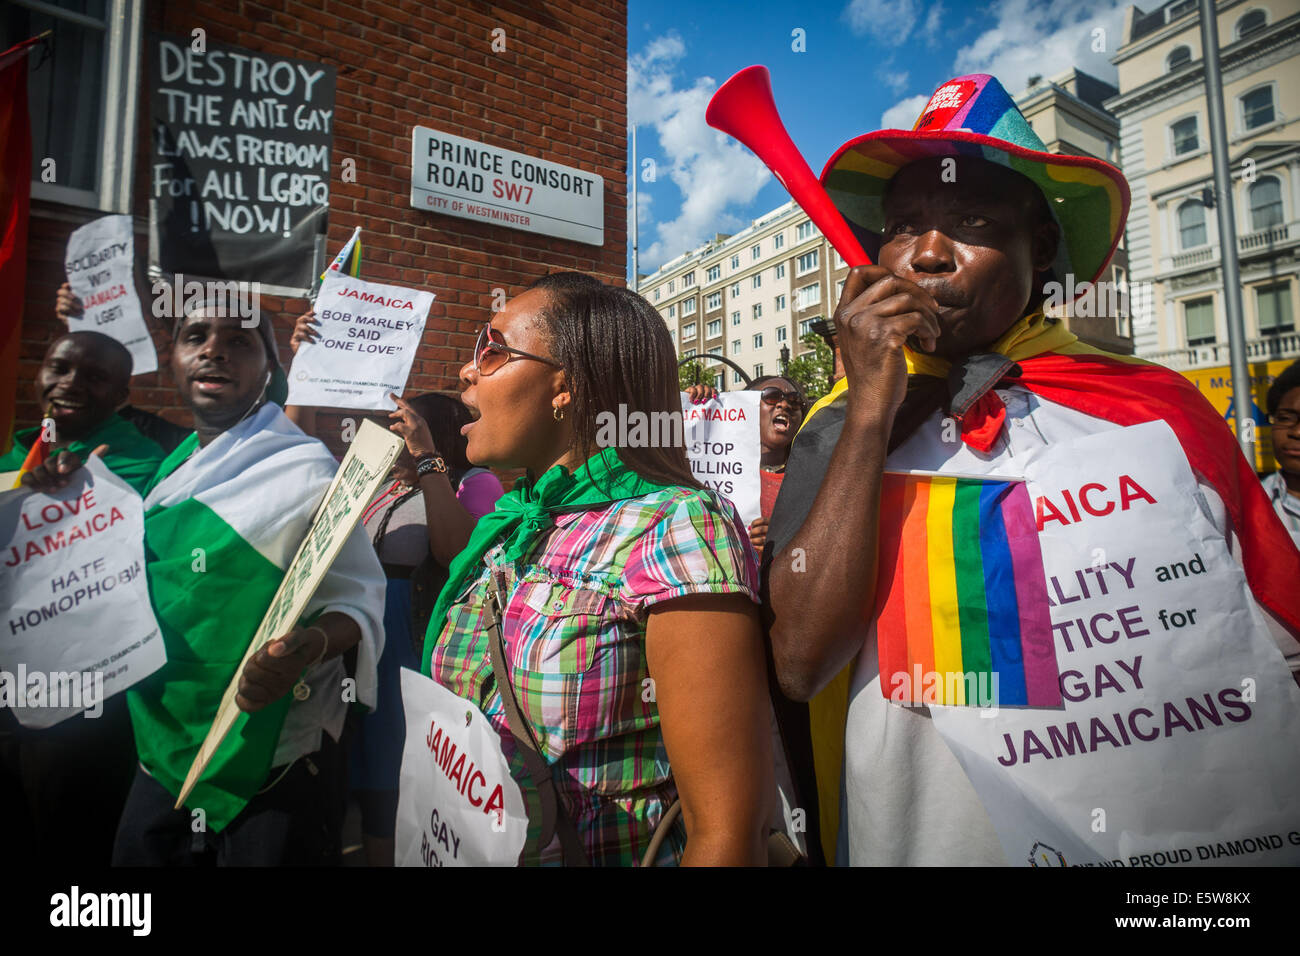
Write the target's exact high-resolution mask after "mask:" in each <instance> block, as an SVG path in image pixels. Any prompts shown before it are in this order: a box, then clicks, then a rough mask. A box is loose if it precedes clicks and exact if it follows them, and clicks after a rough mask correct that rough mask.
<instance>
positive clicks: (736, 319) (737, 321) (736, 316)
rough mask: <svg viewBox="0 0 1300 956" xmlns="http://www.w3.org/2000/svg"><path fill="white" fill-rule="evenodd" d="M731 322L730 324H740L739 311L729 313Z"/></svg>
mask: <svg viewBox="0 0 1300 956" xmlns="http://www.w3.org/2000/svg"><path fill="white" fill-rule="evenodd" d="M731 324H732V325H739V324H740V313H739V312H733V313H731Z"/></svg>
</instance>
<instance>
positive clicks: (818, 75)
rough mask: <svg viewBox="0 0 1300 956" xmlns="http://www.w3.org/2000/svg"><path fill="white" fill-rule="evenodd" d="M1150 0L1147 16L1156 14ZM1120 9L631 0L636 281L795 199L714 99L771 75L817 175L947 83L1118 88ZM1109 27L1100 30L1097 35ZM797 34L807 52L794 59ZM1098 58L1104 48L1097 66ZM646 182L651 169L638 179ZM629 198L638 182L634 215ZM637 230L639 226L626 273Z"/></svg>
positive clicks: (907, 118) (925, 0) (904, 121)
mask: <svg viewBox="0 0 1300 956" xmlns="http://www.w3.org/2000/svg"><path fill="white" fill-rule="evenodd" d="M1158 2H1159V0H1152V2H1148V3H1147V4H1146V5H1145V9H1148V10H1150V9H1153V8H1154V7H1155V6H1157V5H1158ZM1127 6H1128V4H1127V3H1125V2H1122V0H988V2H984V3H976V2H973V0H802V2H795V0H750V2H739V0H699V2H696V3H692V2H687V0H630V2H629V6H628V121H629V124H631V123H636V125H637V137H638V142H637V151H638V162H639V163H642V164H643V163H644V161H645V160H646V159H651V160H653V161H654V172H655V180H654V182H645V181H644V178H643V179H642V181H640V182H639V183H638V188H639V190H640V195H639V197H638V202H639V205H640V210H641V212H640V230H641V234H640V270H641V271H642V272H653V271H654V270H655V269H657V268H658V267H659V266H660V265H661V264H662V263H664V262H667V261H668V260H670V259H672V258H675V257H676V256H678V255H680V254H681V253H683V252H685V251H687V250H688V249H692V248H694V247H695V246H697V245H699V244H700V243H701V242H703V241H704V240H705V239H708V238H710V237H712V235H713V234H714V233H715V232H727V233H730V232H736V231H737V230H739V229H742V228H744V227H745V226H747V225H748V224H749V222H750V221H751V220H752V219H754V218H756V217H758V216H759V215H762V214H763V213H765V212H767V211H768V210H770V209H773V208H775V207H776V206H779V205H781V204H782V203H784V202H785V201H787V199H788V198H789V196H788V195H787V194H786V192H785V190H783V189H782V188H781V185H780V184H779V183H777V182H776V180H775V179H773V178H772V176H771V174H770V173H768V172H767V169H766V167H764V166H763V164H762V163H761V162H760V161H759V160H758V159H757V158H755V157H754V156H753V155H752V154H751V153H750V152H749V151H748V150H746V149H745V148H744V147H742V146H740V145H739V144H737V143H736V142H735V141H734V140H731V139H730V138H729V137H726V136H724V135H723V134H722V133H719V132H717V131H716V130H713V129H711V128H710V127H709V126H707V125H706V124H705V122H704V109H705V107H706V106H707V105H708V102H709V98H710V97H711V96H712V94H713V92H714V91H715V90H716V89H717V88H718V87H719V86H720V85H721V84H722V83H723V82H725V81H726V79H727V78H728V77H729V76H731V75H732V74H733V73H735V72H736V71H737V70H740V69H743V68H744V67H746V66H749V65H751V64H754V63H761V64H762V65H764V66H766V67H767V68H768V69H769V70H770V71H771V73H772V88H773V92H774V93H775V97H776V105H777V109H778V110H779V111H780V113H781V116H782V119H783V120H784V121H785V125H786V128H787V129H788V130H789V132H790V137H791V139H793V140H794V142H795V145H796V146H798V147H799V149H800V151H801V152H802V153H803V154H804V157H805V158H806V159H807V160H808V165H809V166H811V167H812V169H813V172H815V173H820V172H821V169H822V166H823V165H824V164H825V162H826V160H827V159H828V158H830V155H831V153H833V152H834V151H835V150H836V149H837V148H838V147H839V146H840V145H841V144H843V143H844V142H846V141H847V140H849V139H852V138H853V137H854V136H856V135H858V134H860V133H865V132H868V131H870V130H874V129H881V128H886V127H901V128H904V129H906V128H910V127H911V125H912V123H913V122H915V120H916V117H917V115H918V114H919V112H920V110H921V107H922V106H923V105H924V104H925V101H926V100H927V99H928V98H929V95H930V93H932V92H933V91H934V90H935V89H936V88H937V87H938V86H939V85H940V84H941V83H943V81H944V80H947V79H949V78H950V77H953V76H960V75H962V74H966V73H992V74H993V75H994V76H996V77H998V78H999V79H1000V80H1001V81H1002V82H1003V84H1004V85H1005V86H1006V87H1007V89H1008V90H1009V91H1010V92H1011V94H1012V95H1013V96H1014V95H1016V94H1018V93H1019V92H1020V91H1022V90H1023V89H1024V88H1025V86H1026V85H1027V81H1028V79H1029V77H1030V76H1031V75H1033V74H1042V75H1043V76H1044V77H1049V78H1050V77H1051V76H1054V75H1055V74H1057V73H1060V72H1062V71H1064V70H1067V69H1069V68H1070V67H1071V66H1077V67H1078V68H1079V69H1082V70H1085V71H1086V72H1089V73H1092V74H1093V75H1095V76H1098V77H1101V78H1102V79H1104V80H1107V81H1108V82H1111V83H1114V82H1115V67H1114V66H1113V65H1111V63H1110V57H1111V56H1112V55H1113V54H1114V51H1115V49H1116V48H1117V47H1118V46H1119V43H1120V39H1121V30H1122V27H1123V20H1124V10H1125V8H1126V7H1127ZM1097 28H1101V29H1102V30H1104V31H1105V32H1104V33H1103V34H1100V42H1098V36H1099V35H1098V34H1095V33H1094V31H1095V30H1096V29H1097ZM796 29H801V30H802V31H803V39H804V44H805V47H806V50H805V52H795V51H794V49H792V47H793V45H794V44H795V37H794V35H793V31H795V30H796ZM1094 45H1102V46H1104V47H1105V50H1104V52H1095V51H1094V50H1093V46H1094ZM638 168H641V169H643V167H640V166H639V167H638ZM630 196H631V186H630V184H629V201H630ZM630 235H631V230H630V226H629V243H628V248H629V261H630V250H631V241H630Z"/></svg>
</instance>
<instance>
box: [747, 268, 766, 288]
mask: <svg viewBox="0 0 1300 956" xmlns="http://www.w3.org/2000/svg"><path fill="white" fill-rule="evenodd" d="M762 284H763V273H761V272H760V273H757V274H756V275H755V276H754V277H753V278H752V279H750V281H749V287H750V288H751V289H757V288H758V287H759V286H761V285H762Z"/></svg>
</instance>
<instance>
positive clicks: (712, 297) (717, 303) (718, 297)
mask: <svg viewBox="0 0 1300 956" xmlns="http://www.w3.org/2000/svg"><path fill="white" fill-rule="evenodd" d="M704 307H705V308H706V309H708V310H709V311H710V312H714V311H717V310H718V309H720V308H722V293H721V292H710V293H709V294H708V297H707V298H705V300H704Z"/></svg>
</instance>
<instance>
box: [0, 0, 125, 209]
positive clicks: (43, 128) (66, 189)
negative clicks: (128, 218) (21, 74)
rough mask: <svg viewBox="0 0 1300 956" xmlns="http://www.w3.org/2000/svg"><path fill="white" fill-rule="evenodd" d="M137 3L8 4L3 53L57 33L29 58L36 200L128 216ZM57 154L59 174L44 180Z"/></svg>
mask: <svg viewBox="0 0 1300 956" xmlns="http://www.w3.org/2000/svg"><path fill="white" fill-rule="evenodd" d="M143 20H144V3H143V2H140V0H93V2H81V3H71V2H68V0H61V2H55V0H47V2H44V3H37V2H28V0H22V2H19V3H13V4H6V5H5V12H4V16H3V17H0V50H7V49H9V48H10V47H11V46H14V45H15V44H17V43H20V42H22V41H23V40H26V39H27V38H28V37H33V36H36V35H37V34H39V33H42V32H43V31H45V30H53V31H54V35H53V37H51V40H52V44H53V53H52V55H51V57H50V59H49V60H48V61H47V62H46V63H45V64H44V65H43V66H42V67H41V68H40V69H39V70H34V71H33V70H32V69H31V66H32V65H33V64H35V63H36V62H37V61H38V60H39V59H40V58H41V52H40V50H39V49H37V50H35V51H33V52H32V53H31V55H30V59H29V61H28V65H27V66H25V67H24V69H26V70H27V84H28V88H27V100H28V110H29V115H30V121H31V132H32V187H31V197H32V198H33V199H44V200H51V201H53V202H60V203H65V204H67V205H71V206H80V207H82V208H87V209H98V210H100V211H102V212H116V213H129V212H130V211H131V209H130V203H131V186H132V184H133V183H134V181H135V177H134V176H133V175H132V170H133V169H134V168H135V144H136V138H137V137H136V133H137V127H136V122H137V120H136V104H137V102H138V101H139V98H140V97H139V89H138V83H139V80H138V77H139V75H140V74H141V73H145V74H146V75H147V72H146V68H145V65H144V64H143V63H141V62H140V60H141V57H140V50H141V49H142V48H143V43H142V42H141V40H142V38H141V24H142V22H143ZM47 158H49V159H53V160H54V166H55V171H56V173H57V179H56V181H55V182H52V183H47V182H42V181H41V173H42V172H43V169H42V163H43V162H44V160H45V159H47Z"/></svg>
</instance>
